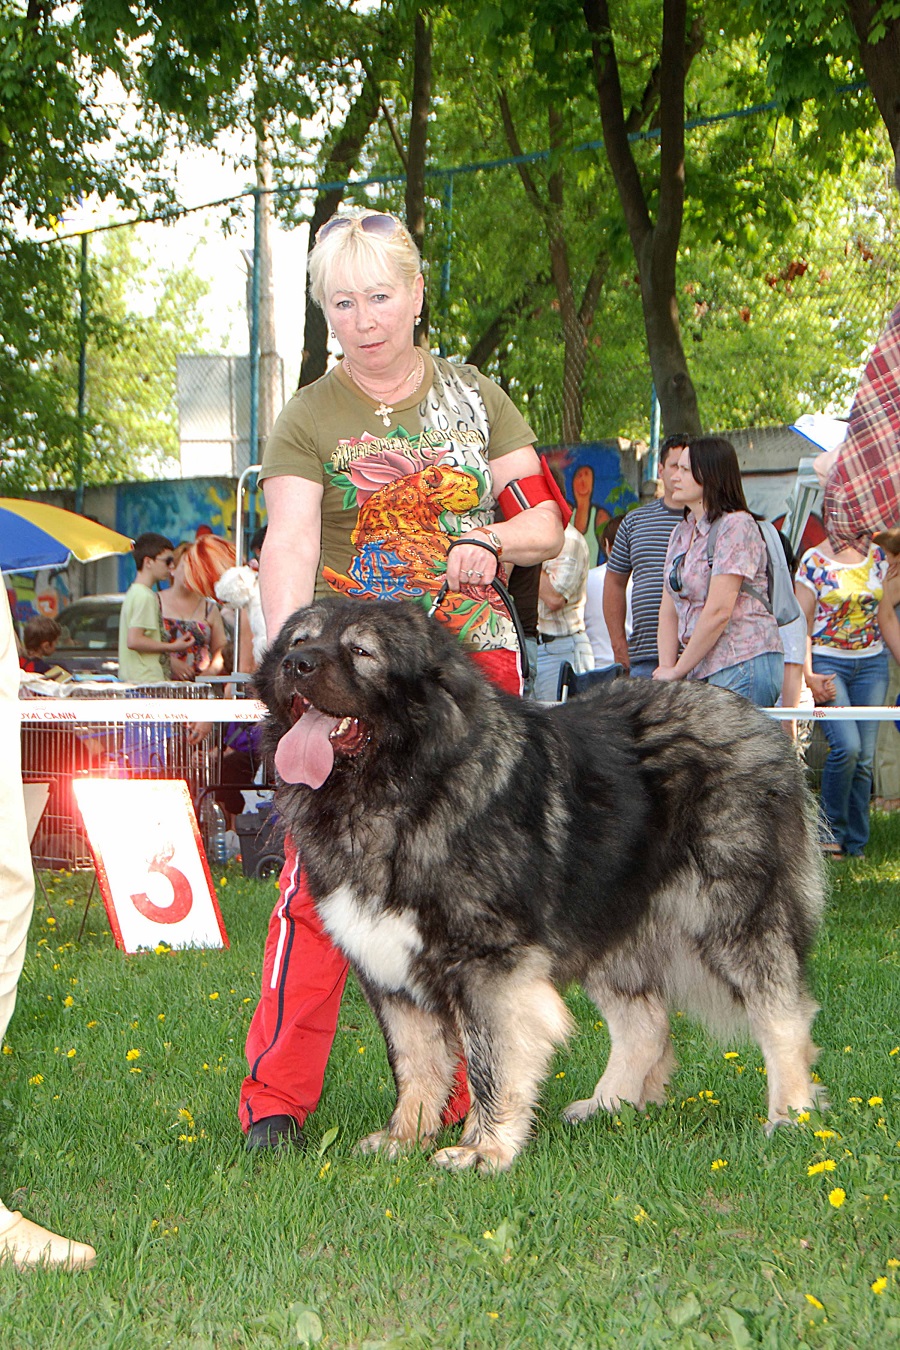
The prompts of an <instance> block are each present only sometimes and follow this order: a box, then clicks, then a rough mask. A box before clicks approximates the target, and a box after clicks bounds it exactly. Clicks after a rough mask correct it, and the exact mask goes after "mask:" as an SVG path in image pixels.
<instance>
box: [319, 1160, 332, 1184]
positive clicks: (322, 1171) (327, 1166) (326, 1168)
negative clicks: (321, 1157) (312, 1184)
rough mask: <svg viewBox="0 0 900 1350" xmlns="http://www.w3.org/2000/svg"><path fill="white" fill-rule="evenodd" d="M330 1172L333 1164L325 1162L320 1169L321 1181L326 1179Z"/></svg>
mask: <svg viewBox="0 0 900 1350" xmlns="http://www.w3.org/2000/svg"><path fill="white" fill-rule="evenodd" d="M330 1171H331V1163H330V1162H324V1163H323V1164H322V1166H321V1167H320V1168H319V1179H320V1180H321V1178H322V1177H324V1176H325V1175H326V1173H327V1172H330Z"/></svg>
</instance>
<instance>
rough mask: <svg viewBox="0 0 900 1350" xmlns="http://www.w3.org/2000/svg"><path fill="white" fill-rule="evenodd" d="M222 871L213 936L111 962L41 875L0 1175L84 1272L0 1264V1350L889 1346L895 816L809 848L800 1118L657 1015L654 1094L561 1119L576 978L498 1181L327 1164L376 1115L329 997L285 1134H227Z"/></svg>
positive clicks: (899, 838) (241, 918) (258, 930)
mask: <svg viewBox="0 0 900 1350" xmlns="http://www.w3.org/2000/svg"><path fill="white" fill-rule="evenodd" d="M226 875H227V882H226V884H224V885H221V886H220V888H219V894H220V898H221V904H222V909H223V912H224V915H225V920H226V924H227V928H228V932H229V936H230V938H231V942H232V946H231V949H230V950H229V951H225V952H208V953H203V952H180V953H170V954H168V955H144V956H139V957H124V956H122V955H121V953H119V952H117V951H116V950H115V948H114V947H113V943H112V939H111V937H110V936H109V932H108V926H107V924H106V922H105V916H104V914H103V910H102V906H101V905H100V904H99V902H97V901H96V899H95V901H94V903H93V904H92V906H91V910H90V918H89V922H88V931H87V932H86V934H85V937H84V939H83V941H82V942H81V944H80V945H79V944H77V943H76V942H75V937H76V934H77V932H78V926H79V921H80V915H81V910H82V908H83V901H84V896H85V895H86V893H87V879H86V878H85V877H83V876H77V877H65V876H61V877H56V878H54V879H53V880H52V883H51V884H52V892H51V896H50V898H51V903H52V905H53V908H54V911H55V913H56V915H57V916H58V922H57V923H56V924H55V925H54V924H50V923H48V917H49V916H48V911H47V908H46V906H45V905H44V904H43V903H42V902H41V903H39V905H38V909H37V913H36V917H35V924H34V928H33V932H32V941H31V945H30V950H29V956H28V960H27V963H26V967H25V972H24V977H23V980H22V983H21V986H20V998H19V1007H18V1010H17V1013H16V1016H15V1018H14V1020H13V1022H12V1025H11V1027H10V1031H9V1042H8V1044H9V1049H11V1050H12V1054H5V1055H4V1056H3V1058H2V1060H0V1194H2V1195H3V1196H4V1198H5V1199H6V1200H7V1203H12V1204H13V1205H14V1206H15V1207H18V1208H22V1209H24V1210H25V1211H26V1212H27V1213H28V1214H29V1216H30V1217H32V1218H34V1219H37V1220H39V1221H41V1222H45V1223H47V1224H49V1225H50V1226H51V1227H54V1228H57V1229H59V1230H62V1231H64V1232H66V1233H68V1234H71V1235H73V1236H78V1237H82V1238H84V1239H86V1240H90V1241H92V1242H93V1243H94V1244H95V1245H96V1247H97V1248H98V1251H99V1261H98V1264H97V1266H96V1267H95V1269H94V1270H93V1271H91V1272H86V1273H82V1274H78V1275H74V1276H72V1275H70V1276H66V1275H62V1274H58V1273H53V1272H45V1271H37V1272H31V1273H29V1274H27V1275H23V1274H17V1273H16V1272H15V1271H13V1270H12V1269H11V1268H9V1267H8V1266H7V1267H3V1268H0V1344H2V1345H3V1346H4V1347H7V1346H8V1347H9V1348H10V1350H19V1347H29V1346H34V1347H40V1348H41V1350H54V1348H55V1347H67V1350H69V1348H71V1347H81V1346H84V1347H91V1350H102V1348H103V1347H107V1346H110V1347H111V1346H116V1347H125V1348H127V1350H138V1348H139V1347H160V1346H177V1347H185V1350H187V1348H188V1347H190V1348H191V1350H201V1347H216V1348H218V1347H243V1346H254V1347H256V1346H260V1347H261V1346H272V1347H276V1346H277V1347H281V1346H292V1345H307V1344H309V1345H313V1344H318V1345H320V1346H322V1347H335V1348H337V1347H340V1348H342V1350H343V1348H346V1350H361V1348H362V1347H364V1346H368V1347H375V1346H378V1347H388V1346H390V1347H397V1348H399V1347H408V1348H409V1350H425V1348H426V1347H429V1348H438V1347H439V1348H440V1350H451V1348H455V1347H460V1348H461V1347H467V1348H468V1350H472V1348H477V1350H480V1348H481V1347H485V1348H488V1347H490V1348H493V1347H502V1348H503V1350H512V1347H517V1348H518V1347H521V1348H522V1350H532V1347H547V1348H548V1350H549V1348H550V1347H552V1350H568V1348H569V1347H571V1348H572V1350H575V1348H576V1347H583V1348H584V1350H596V1348H597V1347H606V1346H610V1347H611V1346H624V1347H626V1350H630V1347H637V1346H648V1347H656V1346H666V1347H668V1346H672V1347H695V1346H707V1345H711V1346H737V1347H743V1346H757V1345H759V1346H765V1347H781V1346H791V1347H797V1346H800V1347H802V1346H810V1347H819V1346H827V1347H845V1346H848V1345H860V1346H879V1347H882V1346H884V1347H886V1346H891V1345H897V1344H898V1343H900V1268H898V1267H897V1265H896V1264H895V1265H893V1266H891V1265H890V1264H889V1262H890V1261H893V1262H895V1263H896V1262H897V1261H898V1260H900V1178H898V1168H900V1053H898V1051H897V1047H898V1046H900V899H898V896H900V820H897V819H896V818H893V819H886V818H881V817H876V818H875V821H874V827H873V837H872V843H871V846H870V849H869V856H868V859H867V860H866V861H865V862H859V863H850V862H847V863H840V864H835V865H833V867H832V877H833V896H832V901H831V905H830V909H829V914H828V919H827V923H826V926H825V929H824V932H823V934H822V937H821V940H820V942H819V945H818V948H817V951H816V954H815V960H814V962H813V971H812V975H813V982H814V987H815V992H816V996H817V997H818V999H819V1001H820V1002H821V1004H822V1012H821V1013H820V1015H819V1018H818V1021H817V1024H816V1039H817V1041H818V1043H819V1044H820V1045H821V1046H822V1056H821V1060H820V1063H819V1071H820V1073H821V1076H822V1078H823V1079H824V1080H825V1082H826V1083H827V1085H828V1087H829V1090H830V1094H831V1099H832V1102H833V1107H832V1109H831V1110H830V1111H829V1112H828V1113H827V1115H825V1116H824V1117H823V1118H822V1119H821V1120H819V1119H815V1118H814V1119H812V1120H810V1121H809V1122H808V1123H806V1124H803V1125H801V1126H800V1127H798V1128H797V1129H795V1130H793V1129H788V1130H779V1131H778V1132H777V1133H776V1135H775V1137H774V1138H773V1139H771V1140H766V1138H765V1137H764V1134H763V1130H762V1118H763V1114H764V1095H765V1082H764V1079H763V1076H762V1071H761V1070H762V1066H761V1061H760V1058H759V1055H758V1052H757V1051H756V1049H755V1047H751V1046H750V1045H747V1044H735V1045H732V1046H719V1045H715V1044H713V1043H712V1042H711V1041H710V1040H709V1039H708V1038H707V1037H706V1036H705V1034H703V1033H702V1032H700V1031H699V1030H697V1029H696V1028H694V1027H691V1026H688V1025H687V1024H685V1023H683V1022H681V1021H677V1022H676V1026H675V1036H676V1042H677V1051H678V1058H679V1061H680V1065H681V1067H680V1069H679V1071H678V1073H677V1075H676V1077H675V1080H674V1091H673V1095H672V1100H671V1102H670V1104H669V1105H668V1106H666V1107H665V1108H662V1109H652V1110H650V1111H648V1112H647V1114H646V1115H641V1114H638V1113H636V1112H634V1111H632V1110H628V1111H624V1110H623V1112H622V1113H621V1115H620V1116H619V1117H618V1118H616V1119H608V1118H604V1119H599V1120H594V1121H592V1122H590V1123H589V1124H587V1125H584V1126H582V1127H580V1128H578V1129H571V1128H568V1127H565V1126H563V1124H562V1123H561V1122H560V1121H559V1118H558V1115H559V1110H560V1109H561V1108H562V1106H564V1105H565V1103H566V1102H567V1101H568V1100H569V1099H570V1098H571V1097H573V1096H579V1097H580V1096H584V1095H586V1094H587V1093H588V1092H589V1091H590V1090H591V1088H592V1087H593V1084H594V1082H595V1079H596V1077H597V1074H598V1066H599V1064H600V1062H601V1060H602V1059H603V1057H604V1056H605V1054H606V1049H607V1042H606V1033H605V1030H604V1029H603V1028H602V1026H598V1025H595V1023H596V1022H597V1014H596V1013H595V1012H594V1010H593V1008H592V1007H591V1005H590V1004H589V1003H588V1002H587V1001H586V1000H585V999H584V998H583V997H582V996H581V994H580V993H578V992H577V991H576V992H573V994H572V996H571V1006H572V1008H573V1011H574V1013H575V1015H576V1017H577V1020H578V1024H579V1034H578V1036H577V1037H576V1038H575V1040H574V1041H573V1044H572V1045H571V1047H570V1048H569V1050H568V1051H566V1052H565V1053H562V1054H560V1055H559V1056H558V1059H557V1062H556V1064H555V1065H554V1070H553V1076H551V1077H550V1079H549V1080H548V1083H547V1085H546V1087H545V1090H544V1094H543V1098H542V1102H541V1110H540V1117H539V1121H538V1127H537V1132H536V1137H535V1140H534V1142H533V1143H532V1144H531V1146H530V1147H529V1148H528V1150H527V1151H526V1152H525V1153H524V1155H523V1156H522V1158H521V1159H520V1161H519V1162H518V1164H517V1166H516V1167H515V1169H514V1170H513V1171H512V1172H511V1173H510V1174H508V1175H504V1176H499V1177H496V1178H483V1177H480V1176H477V1175H470V1174H463V1175H449V1174H446V1173H444V1172H442V1171H440V1170H439V1169H437V1168H435V1167H433V1166H432V1165H430V1164H429V1162H428V1161H427V1159H426V1158H423V1157H418V1156H417V1157H413V1158H409V1159H405V1160H403V1161H401V1162H399V1163H396V1162H395V1163H391V1162H389V1161H387V1160H384V1159H373V1158H363V1157H358V1156H356V1155H355V1154H354V1152H353V1143H354V1141H355V1140H356V1138H357V1137H358V1136H359V1135H361V1134H363V1133H366V1132H368V1131H369V1130H371V1129H372V1128H374V1127H375V1126H376V1125H378V1124H380V1123H381V1122H382V1121H383V1119H384V1118H385V1117H386V1115H387V1113H388V1111H389V1109H390V1106H391V1103H392V1087H391V1082H390V1077H389V1073H388V1069H387V1062H386V1059H385V1055H384V1051H383V1046H382V1043H381V1038H380V1034H379V1033H378V1031H377V1028H376V1027H375V1025H374V1023H373V1020H372V1018H371V1016H370V1014H369V1012H368V1009H367V1008H366V1006H365V1004H364V1002H363V1000H362V999H361V997H360V995H359V993H358V991H357V990H356V988H355V987H350V988H349V989H348V994H347V997H346V999H345V1002H344V1007H343V1012H342V1018H341V1026H340V1030H339V1033H338V1037H337V1042H336V1045H335V1051H334V1054H333V1056H332V1060H331V1063H330V1067H329V1073H328V1078H327V1080H326V1085H325V1093H324V1097H323V1100H322V1104H321V1106H320V1108H319V1111H318V1112H317V1114H316V1116H315V1117H313V1118H312V1119H311V1121H310V1122H309V1126H308V1134H309V1137H310V1142H311V1148H310V1151H309V1152H308V1153H307V1154H305V1155H301V1154H296V1155H290V1156H284V1157H278V1158H272V1157H265V1158H258V1157H257V1158H253V1157H248V1156H247V1155H246V1154H245V1153H244V1152H243V1148H242V1136H241V1135H240V1132H239V1129H238V1124H237V1120H236V1114H235V1104H236V1101H237V1094H238V1087H239V1084H240V1081H241V1078H242V1076H243V1073H244V1060H243V1041H244V1035H245V1032H246V1028H247V1024H248V1021H249V1019H250V1015H251V1013H252V1010H253V1007H254V1004H255V1001H256V994H257V988H258V983H259V970H260V959H261V952H262V945H263V938H264V933H265V928H266V920H267V915H268V912H269V909H270V907H271V905H272V903H273V901H274V896H275V891H274V887H273V884H272V882H266V883H262V882H258V883H257V882H249V881H246V880H244V879H243V878H242V877H241V875H240V872H239V870H238V869H237V868H229V869H228V870H227V873H226ZM212 995H217V997H211V996H212ZM70 1000H71V1001H70ZM130 1050H132V1051H133V1050H139V1051H140V1056H139V1057H133V1058H132V1059H130V1060H129V1058H128V1052H129V1051H130ZM71 1051H74V1054H71V1053H70V1052H71ZM735 1051H736V1052H737V1057H736V1058H725V1052H735ZM892 1052H893V1053H892ZM137 1070H139V1072H137ZM870 1099H872V1100H871V1101H870ZM186 1113H187V1114H186ZM820 1129H828V1130H831V1131H834V1136H833V1137H830V1138H824V1139H823V1138H819V1137H817V1136H816V1131H817V1130H820ZM335 1130H336V1131H337V1133H336V1136H333V1131H335ZM329 1139H331V1142H330V1143H329ZM323 1144H324V1145H325V1146H326V1147H325V1151H324V1152H323V1153H320V1152H319V1150H320V1147H321V1146H322V1145H323ZM826 1159H830V1160H833V1162H834V1168H833V1170H830V1169H828V1170H822V1171H821V1172H818V1173H814V1174H813V1175H809V1174H808V1169H809V1168H810V1166H811V1165H814V1164H816V1163H819V1162H824V1161H825V1160H826ZM717 1162H724V1163H726V1164H727V1166H717V1167H713V1164H714V1163H717ZM836 1188H840V1189H841V1191H843V1192H844V1194H845V1197H846V1198H845V1199H844V1201H843V1203H842V1204H841V1205H840V1207H835V1206H834V1205H833V1204H832V1203H831V1202H830V1200H829V1194H830V1193H831V1192H832V1191H834V1190H836ZM835 1198H838V1197H837V1196H835ZM882 1282H884V1283H883V1284H882ZM873 1284H874V1285H875V1289H876V1291H877V1290H881V1291H882V1292H874V1291H873V1289H872V1285H873ZM808 1296H810V1297H811V1298H813V1299H815V1300H817V1301H818V1303H819V1304H821V1305H822V1306H821V1307H818V1306H816V1305H815V1304H813V1303H811V1302H810V1301H809V1297H808Z"/></svg>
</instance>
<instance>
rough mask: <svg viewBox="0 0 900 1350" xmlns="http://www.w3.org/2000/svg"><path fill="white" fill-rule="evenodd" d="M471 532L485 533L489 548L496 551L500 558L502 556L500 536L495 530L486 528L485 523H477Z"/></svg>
mask: <svg viewBox="0 0 900 1350" xmlns="http://www.w3.org/2000/svg"><path fill="white" fill-rule="evenodd" d="M472 533H473V534H486V535H487V541H488V543H489V544H490V546H491V548H492V549H493V550H494V552H495V553H496V555H497V557H498V558H500V557H502V556H503V540H502V539H501V538H500V536H499V534H498V533H497V531H496V530H491V529H488V527H487V526H486V525H479V526H478V528H477V529H475V530H473V531H472Z"/></svg>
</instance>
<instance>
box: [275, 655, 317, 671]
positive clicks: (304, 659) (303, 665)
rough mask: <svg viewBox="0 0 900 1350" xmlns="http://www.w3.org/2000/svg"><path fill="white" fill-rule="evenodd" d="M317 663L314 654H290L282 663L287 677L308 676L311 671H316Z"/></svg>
mask: <svg viewBox="0 0 900 1350" xmlns="http://www.w3.org/2000/svg"><path fill="white" fill-rule="evenodd" d="M315 668H316V663H315V660H314V659H313V656H312V652H309V651H306V652H302V653H301V652H288V654H287V656H286V657H285V658H284V660H283V661H282V663H281V669H282V670H283V671H284V673H285V674H286V675H308V674H309V672H310V671H311V670H315Z"/></svg>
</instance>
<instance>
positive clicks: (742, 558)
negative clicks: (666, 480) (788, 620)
mask: <svg viewBox="0 0 900 1350" xmlns="http://www.w3.org/2000/svg"><path fill="white" fill-rule="evenodd" d="M672 498H673V500H674V501H675V502H676V503H677V504H678V505H680V506H684V508H685V518H684V520H683V522H682V523H681V524H680V525H676V527H675V529H674V530H673V532H672V538H671V539H670V541H669V548H668V552H667V554H666V564H665V584H664V587H663V598H662V604H661V605H660V610H659V635H658V646H659V666H658V667H657V669H656V670H655V671H654V672H653V678H654V679H655V680H684V679H693V680H705V681H706V682H707V683H708V684H718V685H721V686H722V687H723V688H725V689H732V690H733V691H734V692H735V693H737V694H742V695H743V696H744V698H747V699H750V701H751V702H753V703H756V704H759V705H760V706H761V707H769V706H771V705H772V704H773V703H774V702H775V700H776V699H777V697H778V695H779V693H780V692H781V682H782V675H783V671H784V652H783V649H782V645H781V637H780V635H779V632H778V624H777V623H776V622H775V619H774V617H773V615H772V614H771V613H770V611H769V610H768V609H767V607H766V605H765V604H764V603H763V600H762V599H761V598H759V597H764V596H765V595H766V593H767V587H768V578H767V566H766V557H767V555H766V546H765V543H764V542H763V537H762V534H761V533H760V530H759V527H758V526H757V524H756V521H755V520H754V519H753V516H752V515H751V514H750V511H749V509H748V506H747V502H746V500H745V498H744V489H743V486H742V484H741V474H740V469H739V467H738V461H737V455H736V453H735V449H734V446H733V445H732V444H731V442H730V441H726V440H724V439H722V438H721V437H719V436H699V437H696V438H695V439H693V440H692V441H691V443H690V445H689V446H687V447H686V448H685V449H684V450H682V451H681V452H680V453H679V455H678V463H677V466H676V474H675V486H674V488H673V491H672ZM716 522H718V525H716ZM714 525H716V535H715V543H714V550H713V556H712V562H711V563H710V558H709V533H710V529H711V528H712V527H713V526H714ZM754 592H755V594H754Z"/></svg>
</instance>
